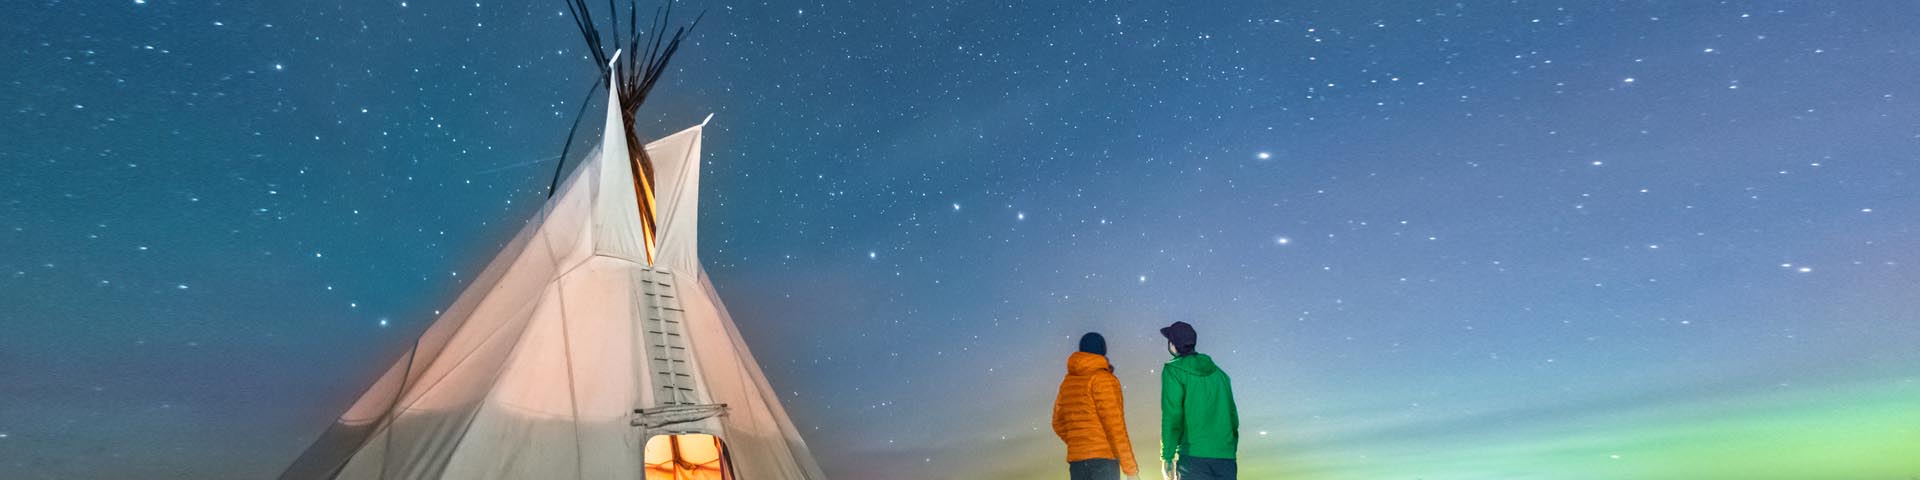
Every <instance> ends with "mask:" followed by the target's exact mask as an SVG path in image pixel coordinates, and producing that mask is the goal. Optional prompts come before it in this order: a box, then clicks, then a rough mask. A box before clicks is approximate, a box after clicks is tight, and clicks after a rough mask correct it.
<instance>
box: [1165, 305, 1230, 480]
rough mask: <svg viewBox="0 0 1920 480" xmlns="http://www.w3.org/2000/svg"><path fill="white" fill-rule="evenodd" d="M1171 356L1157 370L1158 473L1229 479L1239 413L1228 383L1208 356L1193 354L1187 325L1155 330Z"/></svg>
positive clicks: (1195, 479)
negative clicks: (1158, 420)
mask: <svg viewBox="0 0 1920 480" xmlns="http://www.w3.org/2000/svg"><path fill="white" fill-rule="evenodd" d="M1160 335H1161V336H1164V337H1167V353H1171V354H1173V360H1168V361H1167V364H1166V365H1165V366H1164V367H1162V368H1161V369H1160V473H1161V475H1164V476H1165V477H1166V478H1167V479H1168V480H1214V479H1227V480H1232V479H1234V478H1237V477H1238V476H1239V473H1238V472H1237V471H1238V469H1239V466H1238V465H1237V464H1236V463H1235V462H1234V452H1235V450H1237V449H1238V448H1239V444H1240V413H1239V412H1238V411H1237V410H1235V409H1234V406H1233V383H1232V382H1231V381H1229V380H1228V379H1227V372H1224V371H1221V370H1220V366H1218V365H1214V363H1213V358H1212V357H1208V356H1206V355H1203V354H1199V353H1195V352H1194V351H1193V346H1194V344H1195V343H1197V341H1198V340H1199V335H1198V334H1196V333H1194V331H1193V325H1188V324H1187V322H1173V325H1169V326H1167V327H1166V328H1162V329H1160Z"/></svg>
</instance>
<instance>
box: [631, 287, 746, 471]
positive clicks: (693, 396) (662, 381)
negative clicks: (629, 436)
mask: <svg viewBox="0 0 1920 480" xmlns="http://www.w3.org/2000/svg"><path fill="white" fill-rule="evenodd" d="M640 287H641V291H642V292H645V293H646V296H647V299H646V312H645V313H646V316H647V318H646V321H645V325H643V329H644V330H645V334H644V335H643V336H644V337H645V341H646V344H647V345H646V355H647V369H648V370H649V371H651V372H653V373H652V375H653V384H654V391H653V406H652V407H649V408H637V409H634V411H633V414H634V416H633V426H636V427H641V428H642V429H643V431H645V432H649V434H651V433H701V432H700V431H699V430H696V429H688V428H685V427H681V428H675V426H685V425H688V424H691V423H694V422H699V421H701V420H705V419H708V418H713V417H715V416H720V415H725V414H726V412H727V404H724V403H717V404H702V403H699V402H700V396H699V395H698V392H695V391H694V388H695V387H697V385H695V383H694V379H693V363H692V362H691V356H692V355H693V351H692V350H688V349H687V336H686V334H687V328H686V323H685V322H683V321H682V320H683V319H684V318H685V315H684V313H685V310H681V308H680V298H679V295H677V294H676V292H675V290H674V288H673V274H671V273H668V272H665V271H661V270H655V269H652V268H646V269H642V270H641V283H640ZM705 433H717V432H705Z"/></svg>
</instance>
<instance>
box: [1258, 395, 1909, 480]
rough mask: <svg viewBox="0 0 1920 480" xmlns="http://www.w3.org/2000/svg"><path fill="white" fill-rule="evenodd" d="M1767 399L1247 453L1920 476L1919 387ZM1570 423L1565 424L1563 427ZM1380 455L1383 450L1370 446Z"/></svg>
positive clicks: (1594, 470)
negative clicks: (1431, 438)
mask: <svg viewBox="0 0 1920 480" xmlns="http://www.w3.org/2000/svg"><path fill="white" fill-rule="evenodd" d="M1781 397H1786V396H1785V395H1778V396H1775V395H1768V396H1762V397H1760V398H1753V399H1748V401H1747V402H1746V403H1747V404H1745V405H1740V406H1737V407H1721V408H1716V409H1709V408H1702V407H1697V406H1685V407H1666V408H1661V409H1656V410H1657V411H1653V412H1650V413H1645V414H1632V413H1628V414H1619V415H1607V416H1606V417H1608V418H1607V419H1604V420H1600V421H1597V422H1594V425H1589V426H1587V427H1586V428H1579V427H1570V426H1568V425H1578V424H1580V423H1582V422H1579V421H1577V420H1573V419H1569V421H1567V422H1556V423H1555V424H1554V425H1543V426H1540V427H1538V428H1526V429H1517V430H1519V431H1518V432H1497V433H1492V434H1487V435H1479V434H1474V433H1465V432H1463V433H1460V434H1458V435H1454V436H1453V437H1455V438H1451V439H1449V440H1450V441H1449V442H1448V443H1447V444H1435V445H1411V444H1405V443H1390V444H1389V445H1385V446H1379V447H1378V448H1367V447H1362V448H1367V449H1368V450H1370V451H1369V452H1368V453H1366V454H1364V455H1363V454H1361V453H1359V452H1355V451H1331V452H1307V453H1304V454H1288V453H1284V452H1283V453H1280V454H1278V455H1274V456H1271V457H1268V458H1264V459H1263V458H1255V457H1253V456H1250V455H1248V453H1250V452H1245V451H1244V448H1243V453H1242V458H1241V460H1240V462H1241V471H1242V472H1243V473H1242V477H1243V478H1281V479H1314V480H1321V479H1326V480H1331V479H1422V480H1452V479H1462V480H1464V479H1506V478H1515V479H1517V478H1539V479H1565V480H1577V479H1846V478H1861V479H1900V480H1905V479H1911V478H1920V453H1916V452H1920V408H1917V407H1916V405H1917V404H1920V403H1916V402H1920V400H1916V399H1920V385H1915V384H1914V383H1913V382H1912V381H1911V380H1907V381H1901V382H1900V383H1899V384H1897V385H1894V386H1892V387H1884V386H1883V387H1863V388H1854V389H1841V390H1833V391H1829V392H1826V393H1823V394H1820V395H1818V396H1814V397H1810V398H1799V399H1795V398H1781ZM1561 427H1565V428H1561ZM1368 447H1374V446H1371V445H1370V446H1368Z"/></svg>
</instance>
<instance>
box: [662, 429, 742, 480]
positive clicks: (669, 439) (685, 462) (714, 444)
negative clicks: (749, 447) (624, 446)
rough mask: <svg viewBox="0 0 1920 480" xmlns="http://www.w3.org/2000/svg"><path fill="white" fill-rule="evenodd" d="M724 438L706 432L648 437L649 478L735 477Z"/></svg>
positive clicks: (712, 479) (730, 479)
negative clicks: (721, 439) (722, 442)
mask: <svg viewBox="0 0 1920 480" xmlns="http://www.w3.org/2000/svg"><path fill="white" fill-rule="evenodd" d="M724 452H725V447H724V446H723V445H722V444H721V442H720V438H719V437H715V436H713V435H707V434H703V433H696V434H686V435H658V436H655V437H653V438H650V439H647V454H646V463H647V480H733V472H732V471H729V470H728V469H727V460H726V455H725V454H724Z"/></svg>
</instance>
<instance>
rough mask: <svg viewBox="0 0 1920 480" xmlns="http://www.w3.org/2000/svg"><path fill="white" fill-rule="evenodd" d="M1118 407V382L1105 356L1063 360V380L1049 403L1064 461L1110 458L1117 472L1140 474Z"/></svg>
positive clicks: (1081, 354) (1078, 354) (1083, 354)
mask: <svg viewBox="0 0 1920 480" xmlns="http://www.w3.org/2000/svg"><path fill="white" fill-rule="evenodd" d="M1122 405H1125V402H1123V401H1121V398H1120V379H1118V378H1114V376H1113V367H1112V366H1111V365H1109V364H1107V357H1105V356H1101V355H1095V354H1091V353H1087V352H1073V356H1070V357H1067V378H1066V379H1065V380H1061V381H1060V396H1059V397H1056V398H1055V399H1054V400H1053V433H1054V434H1056V435H1059V436H1060V439H1061V440H1065V441H1066V442H1067V461H1069V462H1077V461H1080V460H1086V459H1091V458H1112V459H1117V460H1119V461H1120V472H1121V473H1124V474H1126V475H1138V474H1139V473H1140V467H1139V466H1138V465H1136V464H1134V463H1133V443H1132V442H1130V441H1128V440H1127V416H1126V414H1125V413H1124V412H1123V411H1122Z"/></svg>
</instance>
